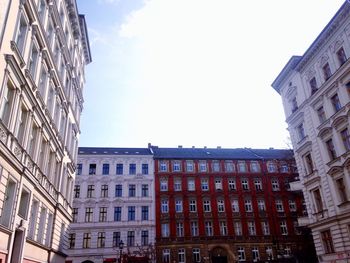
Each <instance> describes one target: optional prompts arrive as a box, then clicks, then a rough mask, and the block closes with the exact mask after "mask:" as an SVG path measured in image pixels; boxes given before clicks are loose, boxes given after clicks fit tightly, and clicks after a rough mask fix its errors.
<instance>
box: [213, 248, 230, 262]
mask: <svg viewBox="0 0 350 263" xmlns="http://www.w3.org/2000/svg"><path fill="white" fill-rule="evenodd" d="M211 262H212V263H227V251H226V249H224V248H222V247H216V248H213V249H212V251H211Z"/></svg>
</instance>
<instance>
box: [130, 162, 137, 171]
mask: <svg viewBox="0 0 350 263" xmlns="http://www.w3.org/2000/svg"><path fill="white" fill-rule="evenodd" d="M129 174H136V164H135V163H130V164H129Z"/></svg>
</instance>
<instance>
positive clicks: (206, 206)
mask: <svg viewBox="0 0 350 263" xmlns="http://www.w3.org/2000/svg"><path fill="white" fill-rule="evenodd" d="M203 210H204V212H211V206H210V200H203Z"/></svg>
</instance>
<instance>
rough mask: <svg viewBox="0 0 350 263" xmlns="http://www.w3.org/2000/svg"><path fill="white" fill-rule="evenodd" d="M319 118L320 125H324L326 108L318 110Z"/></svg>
mask: <svg viewBox="0 0 350 263" xmlns="http://www.w3.org/2000/svg"><path fill="white" fill-rule="evenodd" d="M317 116H318V119H319V121H320V123H323V122H324V121H325V120H326V113H325V111H324V108H323V107H322V106H321V107H319V108H318V109H317Z"/></svg>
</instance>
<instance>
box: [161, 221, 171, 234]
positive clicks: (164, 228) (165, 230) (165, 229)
mask: <svg viewBox="0 0 350 263" xmlns="http://www.w3.org/2000/svg"><path fill="white" fill-rule="evenodd" d="M169 234H170V232H169V224H168V223H163V224H162V237H169Z"/></svg>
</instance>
